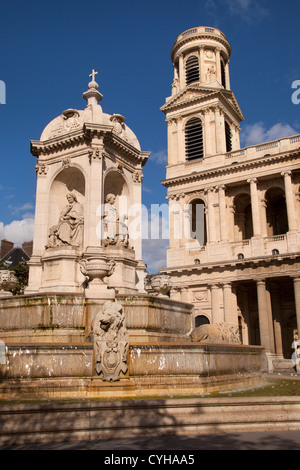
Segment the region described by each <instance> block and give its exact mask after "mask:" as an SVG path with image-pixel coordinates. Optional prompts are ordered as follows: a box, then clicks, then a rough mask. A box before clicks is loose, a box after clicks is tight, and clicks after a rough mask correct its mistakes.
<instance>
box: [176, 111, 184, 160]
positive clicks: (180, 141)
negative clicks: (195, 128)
mask: <svg viewBox="0 0 300 470" xmlns="http://www.w3.org/2000/svg"><path fill="white" fill-rule="evenodd" d="M185 157H186V155H185V140H184V131H183V126H182V117H180V116H179V117H178V118H177V155H176V161H177V163H180V162H184V161H185Z"/></svg>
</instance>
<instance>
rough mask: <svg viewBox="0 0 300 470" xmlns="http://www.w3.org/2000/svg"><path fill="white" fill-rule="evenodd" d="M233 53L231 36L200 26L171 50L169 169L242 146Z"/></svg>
mask: <svg viewBox="0 0 300 470" xmlns="http://www.w3.org/2000/svg"><path fill="white" fill-rule="evenodd" d="M230 54H231V47H230V44H229V42H228V41H227V39H226V36H225V35H224V34H223V33H222V32H221V31H219V30H218V29H216V28H208V27H203V26H201V27H197V28H193V29H189V30H188V31H185V32H184V33H182V34H180V35H179V36H178V37H177V39H176V41H175V43H174V46H173V48H172V51H171V60H172V63H173V67H174V81H173V84H172V95H171V96H170V97H168V98H167V99H166V103H165V104H164V105H163V106H162V108H161V110H162V111H163V112H164V113H165V115H166V121H167V124H168V165H169V168H170V166H171V165H177V164H182V163H188V162H195V161H197V162H199V163H200V164H202V163H203V162H204V161H205V160H206V159H207V158H209V157H211V156H213V155H216V154H220V153H224V152H230V151H234V150H237V149H239V148H240V141H239V130H240V128H239V122H240V121H242V120H243V119H244V118H243V114H242V112H241V110H240V107H239V105H238V103H237V101H236V99H235V96H234V94H233V92H232V91H231V89H230V80H229V58H230ZM171 174H172V171H171ZM167 176H168V173H167Z"/></svg>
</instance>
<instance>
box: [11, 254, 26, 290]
mask: <svg viewBox="0 0 300 470" xmlns="http://www.w3.org/2000/svg"><path fill="white" fill-rule="evenodd" d="M11 271H13V272H14V274H15V276H16V277H17V279H18V284H17V285H16V287H14V288H13V289H12V293H13V294H14V295H22V294H24V289H25V287H26V286H27V285H28V272H29V267H28V265H27V263H26V261H21V262H20V263H18V264H16V266H13V267H12V268H11Z"/></svg>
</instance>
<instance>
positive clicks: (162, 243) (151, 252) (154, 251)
mask: <svg viewBox="0 0 300 470" xmlns="http://www.w3.org/2000/svg"><path fill="white" fill-rule="evenodd" d="M168 247H169V240H143V245H142V248H143V252H142V253H143V261H144V263H145V264H147V269H148V271H158V270H159V269H163V268H165V267H166V264H167V249H168Z"/></svg>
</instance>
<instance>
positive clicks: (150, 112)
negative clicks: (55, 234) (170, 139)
mask: <svg viewBox="0 0 300 470" xmlns="http://www.w3.org/2000/svg"><path fill="white" fill-rule="evenodd" d="M299 15H300V2H299V1H298V0H288V1H287V2H282V1H279V0H259V1H258V0H185V1H182V0H181V1H179V0H172V1H171V0H160V1H158V0H153V1H151V2H144V1H142V0H140V1H136V0H127V1H126V2H124V1H119V0H114V1H110V0H106V1H102V0H86V1H85V2H82V1H77V0H73V1H68V0H60V1H57V0H52V1H45V0H43V1H41V0H40V1H35V0H32V1H30V0H29V1H25V0H24V1H21V0H19V1H16V0H11V1H10V2H6V4H5V7H2V9H1V17H0V43H1V63H0V65H1V66H0V80H1V81H3V82H4V83H5V85H6V104H0V157H1V164H2V168H1V170H2V171H1V174H0V204H1V206H0V207H1V208H0V238H9V239H10V240H12V241H15V242H16V243H21V242H22V241H24V240H27V239H30V238H31V237H32V222H33V214H34V204H35V184H36V180H35V178H36V176H35V168H34V167H35V162H36V160H35V157H33V156H32V155H31V154H30V140H38V139H39V138H40V135H41V133H42V130H43V128H44V127H45V126H46V125H47V123H48V122H49V121H50V120H52V119H53V118H54V117H56V116H57V115H59V114H61V113H62V111H63V110H65V109H67V108H77V109H83V108H84V107H85V105H86V102H85V101H84V100H83V99H82V93H83V92H84V91H85V90H86V89H87V84H88V81H89V73H90V72H91V69H92V68H95V69H96V70H97V71H98V72H99V75H98V76H97V80H98V83H99V90H100V91H101V93H102V94H103V100H102V102H101V105H102V108H103V111H104V112H106V113H109V114H113V113H119V114H122V115H123V116H125V117H126V123H127V124H128V125H129V126H130V127H131V129H132V130H133V131H134V132H135V134H136V135H137V137H138V139H139V141H140V143H141V147H142V150H145V151H151V152H152V155H151V157H150V159H149V161H148V163H147V165H146V166H145V168H144V173H145V177H144V181H143V203H144V204H145V205H146V206H147V207H150V205H151V204H162V203H165V202H166V200H165V195H166V191H165V189H164V188H163V186H162V185H161V183H160V181H161V180H163V179H164V178H165V164H166V149H167V128H166V123H165V118H164V115H163V113H162V112H161V111H160V107H161V106H162V105H163V104H164V102H165V98H166V97H167V96H169V95H170V94H171V83H172V80H173V67H172V63H171V60H170V51H171V48H172V46H173V43H174V41H175V39H176V37H177V36H178V35H179V34H180V33H182V32H183V31H185V30H187V29H189V28H192V27H195V26H212V27H216V28H219V29H221V30H222V31H223V32H224V33H225V34H226V36H227V38H228V40H229V42H230V44H231V46H232V55H231V60H230V80H231V88H232V90H233V91H234V92H235V95H236V98H237V100H238V102H239V104H240V106H241V109H242V111H243V113H244V116H245V121H244V122H243V123H241V128H242V131H241V144H242V146H246V145H251V144H256V143H260V142H264V141H268V140H272V139H276V138H279V137H282V136H286V135H292V134H297V133H300V104H299V105H295V104H293V103H292V100H291V96H292V93H293V91H294V90H292V88H291V86H292V83H293V81H295V80H300V61H299V45H300V29H299ZM0 101H1V100H0ZM152 242H153V243H152ZM166 246H167V241H166V240H164V241H163V242H162V243H157V242H154V241H149V242H148V244H146V245H145V250H144V260H145V262H147V263H148V266H149V267H150V268H153V269H157V268H158V267H163V266H164V265H165V248H166Z"/></svg>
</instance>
